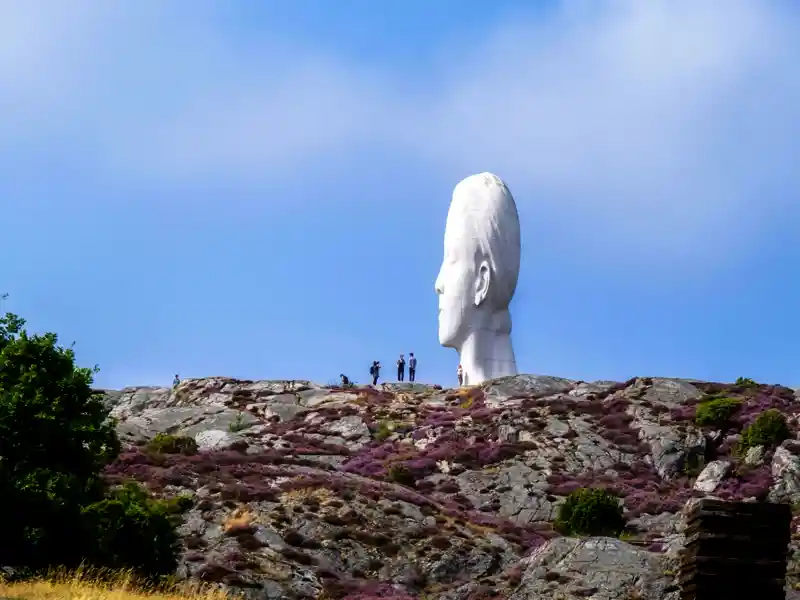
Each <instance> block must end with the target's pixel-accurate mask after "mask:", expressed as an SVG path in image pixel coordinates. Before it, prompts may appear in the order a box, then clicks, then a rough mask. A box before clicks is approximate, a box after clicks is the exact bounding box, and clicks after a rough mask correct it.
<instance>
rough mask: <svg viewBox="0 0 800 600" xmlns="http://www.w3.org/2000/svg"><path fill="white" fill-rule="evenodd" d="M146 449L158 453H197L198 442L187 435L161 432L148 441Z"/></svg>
mask: <svg viewBox="0 0 800 600" xmlns="http://www.w3.org/2000/svg"><path fill="white" fill-rule="evenodd" d="M145 449H146V450H148V451H149V452H155V453H157V454H196V453H197V442H196V441H195V440H194V438H191V437H189V436H186V435H171V434H169V433H159V434H157V435H156V437H154V438H153V439H152V440H150V441H149V442H148V443H147V445H146V446H145Z"/></svg>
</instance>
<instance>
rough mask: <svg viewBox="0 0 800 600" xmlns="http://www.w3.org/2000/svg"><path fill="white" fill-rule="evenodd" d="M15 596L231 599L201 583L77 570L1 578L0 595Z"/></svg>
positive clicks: (32, 599) (28, 599)
mask: <svg viewBox="0 0 800 600" xmlns="http://www.w3.org/2000/svg"><path fill="white" fill-rule="evenodd" d="M4 597H6V598H13V599H14V600H17V599H19V600H229V599H230V596H227V595H226V594H225V593H224V592H222V591H221V590H217V589H210V588H205V589H203V588H200V587H198V586H189V585H184V586H180V585H179V586H175V587H174V588H173V589H169V590H155V589H147V588H146V587H143V586H141V585H140V584H138V583H137V582H136V580H135V579H134V578H133V577H132V576H131V575H130V573H118V574H116V575H114V576H105V577H102V576H99V575H92V574H90V573H89V572H83V571H77V572H74V573H69V574H59V573H54V574H53V575H51V576H49V577H47V578H44V579H37V580H31V581H23V582H15V583H7V582H4V581H0V598H4Z"/></svg>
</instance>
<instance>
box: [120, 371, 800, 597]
mask: <svg viewBox="0 0 800 600" xmlns="http://www.w3.org/2000/svg"><path fill="white" fill-rule="evenodd" d="M712 398H733V399H736V400H739V401H740V402H739V403H736V402H734V403H732V405H731V406H733V408H732V409H731V414H730V417H729V418H728V419H726V421H725V423H722V424H721V423H720V422H714V423H711V424H707V425H704V426H699V425H697V424H696V420H697V419H696V418H695V417H696V415H695V412H696V408H697V406H698V403H699V402H701V401H704V400H709V399H712ZM107 399H108V402H109V404H110V405H112V406H113V410H112V416H114V417H116V418H117V419H119V426H118V429H119V431H120V433H121V435H122V436H123V438H124V439H125V440H126V441H127V442H128V443H130V444H131V446H130V447H129V449H128V450H127V451H126V452H125V453H124V454H123V456H122V457H121V458H120V460H119V461H117V463H115V464H114V465H113V466H112V467H111V468H109V470H108V477H109V478H111V479H112V480H122V479H124V478H135V479H137V480H139V481H141V482H144V483H146V484H147V485H148V486H149V487H150V488H151V489H153V490H154V491H156V492H158V493H162V494H168V495H172V494H178V493H188V494H192V495H193V496H194V497H195V499H196V504H195V506H194V508H192V509H191V510H190V511H189V512H188V513H187V517H186V521H185V524H184V525H183V527H182V530H181V534H182V537H183V543H184V545H185V552H184V555H183V561H182V567H181V573H182V574H183V575H186V576H189V577H196V578H200V579H204V580H208V581H218V582H221V583H223V584H225V585H227V586H230V587H231V588H235V589H240V590H245V591H246V593H247V594H248V595H249V596H250V597H252V598H276V599H278V598H316V597H325V598H345V597H346V598H349V599H351V600H355V599H356V598H362V599H367V598H373V597H374V598H377V597H381V598H386V599H390V598H397V599H399V598H428V599H431V598H442V599H445V598H447V599H453V600H457V599H458V600H466V599H470V600H479V599H483V600H488V599H490V598H496V599H500V598H511V599H513V600H523V599H528V598H540V597H541V598H552V597H554V596H553V593H554V592H555V591H556V590H557V591H558V593H559V594H562V595H563V597H564V598H608V599H611V598H624V597H627V596H628V595H630V597H634V596H635V595H639V596H640V597H644V598H653V599H655V598H662V597H671V596H674V595H675V589H676V588H675V585H674V581H673V576H672V575H673V572H674V567H675V565H674V551H675V550H676V549H677V548H678V547H680V544H681V543H682V540H681V536H680V518H679V514H678V513H679V511H680V509H681V507H682V506H683V505H684V504H685V503H686V501H687V500H689V499H690V498H692V497H699V496H703V495H705V494H709V493H711V494H713V495H717V496H720V497H722V498H742V499H744V498H752V499H755V500H763V499H765V498H768V497H769V498H771V499H773V500H780V501H791V502H795V501H797V500H800V457H799V456H798V453H800V449H798V448H796V446H795V443H794V442H793V439H789V440H787V441H785V442H783V443H782V444H781V445H780V446H778V447H777V448H774V447H770V446H769V445H766V446H764V447H760V446H755V447H752V448H751V449H750V451H749V452H746V453H743V452H738V453H735V452H734V448H735V447H736V445H737V443H738V441H739V439H740V432H741V430H742V429H743V428H744V427H746V426H747V425H749V424H750V423H752V422H753V420H754V419H755V418H756V417H757V416H758V415H759V414H761V413H763V412H764V411H765V410H768V409H771V408H776V409H778V410H779V411H781V412H782V413H783V414H785V415H786V416H787V418H788V423H789V427H790V430H791V435H790V438H796V437H797V435H796V432H797V429H798V420H797V416H796V413H798V412H800V404H798V403H797V401H796V398H795V393H794V391H793V390H791V389H789V388H785V387H781V386H765V385H756V384H753V383H752V382H747V381H744V382H740V384H739V385H722V384H714V383H706V382H697V381H684V380H668V379H659V378H637V379H632V380H630V381H627V382H624V383H615V382H594V383H586V382H576V381H569V380H566V379H559V378H554V377H543V376H530V375H520V376H516V377H511V378H506V379H501V380H496V381H493V382H489V383H487V384H485V385H483V386H481V387H478V388H464V389H460V390H441V389H435V388H432V387H427V386H423V385H416V384H399V385H387V386H385V388H384V389H382V390H375V389H372V388H354V389H347V390H343V389H331V388H327V387H324V386H319V385H315V384H313V383H310V382H295V383H294V384H293V385H287V384H286V383H285V382H274V381H273V382H270V381H259V382H252V381H237V380H232V379H226V378H208V379H199V380H186V381H184V382H182V383H181V384H180V385H179V386H178V387H177V388H176V389H174V390H171V389H164V388H130V389H126V390H123V391H122V392H107ZM699 421H700V422H701V423H702V422H704V421H703V419H700V420H699ZM159 432H167V433H171V434H175V435H188V436H191V437H194V438H195V439H196V440H197V442H198V444H199V446H200V452H199V453H197V454H194V455H181V454H160V453H152V452H148V451H146V450H145V448H144V447H143V444H144V443H145V442H146V441H147V440H149V439H151V438H152V437H153V436H154V435H155V434H157V433H159ZM592 485H594V486H605V487H607V488H610V489H611V490H613V491H614V492H615V493H616V494H618V495H619V496H620V498H622V501H623V502H624V506H625V511H626V517H627V520H628V527H627V530H626V532H625V533H624V534H623V535H622V536H621V537H622V539H623V540H624V541H620V540H614V539H609V538H587V539H582V540H578V539H571V538H561V537H560V536H559V535H558V534H556V533H555V532H554V531H553V528H552V525H551V524H552V521H553V520H554V518H555V515H556V511H557V506H558V504H559V502H560V501H561V499H562V498H563V497H564V496H565V495H566V494H568V493H569V492H570V491H572V490H574V489H576V488H578V487H582V486H592Z"/></svg>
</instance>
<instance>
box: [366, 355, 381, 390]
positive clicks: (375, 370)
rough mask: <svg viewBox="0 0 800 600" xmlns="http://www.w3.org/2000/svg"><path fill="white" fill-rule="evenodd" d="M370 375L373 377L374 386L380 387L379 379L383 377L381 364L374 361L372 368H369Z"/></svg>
mask: <svg viewBox="0 0 800 600" xmlns="http://www.w3.org/2000/svg"><path fill="white" fill-rule="evenodd" d="M369 374H370V375H372V385H378V377H380V376H381V363H380V362H378V361H377V360H373V361H372V366H371V367H370V368H369Z"/></svg>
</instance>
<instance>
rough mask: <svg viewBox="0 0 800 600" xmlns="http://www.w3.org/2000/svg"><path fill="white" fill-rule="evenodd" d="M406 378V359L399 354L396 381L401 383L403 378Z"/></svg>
mask: <svg viewBox="0 0 800 600" xmlns="http://www.w3.org/2000/svg"><path fill="white" fill-rule="evenodd" d="M405 376H406V359H405V357H404V356H403V355H402V354H401V355H400V358H399V359H398V360H397V381H403V378H404V377H405Z"/></svg>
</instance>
